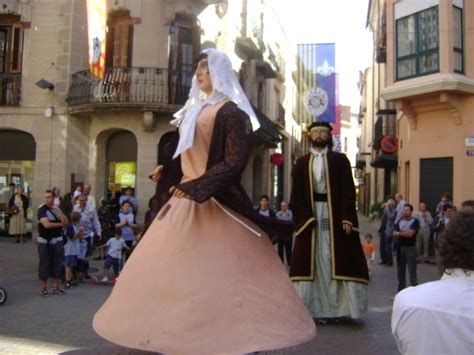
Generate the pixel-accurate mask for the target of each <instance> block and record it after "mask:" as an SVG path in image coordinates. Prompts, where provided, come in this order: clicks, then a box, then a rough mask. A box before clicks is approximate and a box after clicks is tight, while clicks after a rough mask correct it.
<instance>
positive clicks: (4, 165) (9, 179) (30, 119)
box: [0, 0, 291, 232]
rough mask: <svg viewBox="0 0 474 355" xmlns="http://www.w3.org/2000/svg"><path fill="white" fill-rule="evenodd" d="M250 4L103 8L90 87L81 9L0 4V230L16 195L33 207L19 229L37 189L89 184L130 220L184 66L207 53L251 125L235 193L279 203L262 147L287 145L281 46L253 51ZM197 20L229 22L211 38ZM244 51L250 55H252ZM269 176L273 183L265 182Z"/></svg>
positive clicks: (182, 93)
mask: <svg viewBox="0 0 474 355" xmlns="http://www.w3.org/2000/svg"><path fill="white" fill-rule="evenodd" d="M236 3H240V5H239V4H238V5H237V7H236V5H235V4H236ZM253 3H256V4H260V5H261V9H262V10H261V14H265V13H267V12H268V11H267V10H265V8H266V7H265V6H264V5H265V4H264V2H262V1H256V0H255V1H253ZM250 6H253V5H252V4H247V1H242V2H227V1H210V0H178V1H172V2H170V1H154V0H113V1H112V0H108V1H107V35H106V56H105V62H106V70H105V77H104V78H103V80H100V79H98V78H96V77H94V76H92V75H91V73H90V72H89V70H88V42H87V30H88V22H87V8H86V1H85V0H58V1H52V0H25V1H15V0H11V1H5V6H3V8H2V10H1V11H3V12H2V13H0V37H1V38H2V40H3V41H0V44H2V46H3V47H2V50H3V54H4V55H3V57H2V58H3V59H2V60H3V62H2V63H1V64H2V65H1V69H2V70H3V71H2V73H0V81H1V84H2V85H0V87H1V95H0V99H1V102H0V140H1V141H2V146H1V147H0V232H2V231H3V232H4V231H5V229H6V227H7V223H8V218H7V215H6V205H7V203H8V200H9V198H10V197H11V196H12V194H13V193H14V189H15V186H20V185H21V186H24V187H26V189H27V193H28V196H29V197H30V202H31V206H32V207H33V208H32V209H31V211H30V213H29V223H30V224H32V223H35V218H34V213H35V210H36V207H37V206H38V205H39V204H40V203H42V201H43V192H44V191H45V190H46V189H49V188H51V187H53V186H57V187H59V188H60V189H61V191H62V192H63V193H65V192H69V191H72V190H73V189H74V188H75V186H77V185H82V184H84V183H89V184H91V185H92V194H93V195H94V196H95V198H96V200H97V201H99V199H100V198H102V197H106V198H109V199H110V198H113V197H114V196H116V195H117V194H118V193H120V191H122V190H123V189H124V188H126V187H127V186H131V187H132V188H133V189H134V192H135V195H136V196H137V198H138V201H139V213H138V221H139V222H141V221H142V218H143V215H144V213H145V211H146V209H147V205H148V200H149V198H150V197H151V196H152V195H153V193H154V189H155V186H154V184H153V183H152V182H151V181H150V180H149V179H148V178H147V173H148V172H150V171H151V170H153V169H154V167H155V166H156V165H157V164H159V163H160V162H161V159H162V158H163V153H164V152H165V151H166V150H167V148H168V143H169V139H170V136H171V133H172V132H173V131H174V130H175V127H174V126H171V125H170V124H169V121H170V120H171V118H172V114H173V113H174V112H176V111H177V110H178V109H179V108H180V107H181V106H182V105H183V104H184V102H185V101H186V99H187V95H188V92H189V88H190V84H191V79H192V75H193V70H192V64H193V63H192V61H193V59H194V57H195V56H196V55H197V54H198V53H199V52H200V51H201V50H202V49H203V48H205V47H206V46H210V45H211V46H212V45H213V46H215V47H217V48H219V49H222V50H224V51H226V53H229V55H230V57H231V59H232V62H233V64H234V68H235V71H236V74H237V75H240V77H241V79H242V80H241V81H242V83H243V87H244V89H245V90H247V92H248V93H250V94H249V97H250V98H251V101H252V103H253V105H254V106H255V108H256V111H257V114H258V116H259V119H260V121H261V124H262V128H261V129H260V130H259V131H258V132H257V135H256V137H257V138H256V145H255V146H256V148H255V151H254V153H253V156H252V161H251V163H250V164H249V167H248V169H247V170H246V172H245V174H244V177H243V183H244V186H245V187H246V189H247V191H248V192H249V195H250V196H252V197H254V198H255V196H259V194H260V193H271V192H274V191H278V194H281V197H280V198H286V197H285V195H284V194H289V191H288V187H287V185H288V184H289V171H290V167H289V165H288V164H286V165H282V166H281V168H280V171H281V172H284V173H286V174H287V175H288V178H287V180H286V182H284V174H283V175H281V174H282V173H280V172H277V173H275V169H274V168H273V166H272V165H271V164H270V156H271V154H272V152H271V151H270V150H269V149H270V148H271V149H275V150H277V149H279V148H280V149H281V150H282V151H283V150H285V149H286V148H283V147H285V146H289V145H290V143H288V142H287V141H289V139H288V136H289V134H288V133H284V132H285V131H286V125H285V122H286V118H285V116H287V114H288V113H285V110H284V109H283V104H285V103H286V101H285V100H286V99H285V87H284V86H285V84H284V83H285V74H284V71H285V70H286V69H284V68H285V66H284V64H282V62H281V61H280V62H279V60H282V58H284V56H283V55H282V54H281V52H280V51H279V50H278V49H279V47H278V46H281V47H283V46H286V47H285V48H287V47H289V44H288V43H287V42H285V43H283V44H280V43H279V42H278V46H277V44H276V43H277V42H275V40H274V39H273V40H272V41H271V40H270V39H268V38H266V39H265V41H263V37H262V36H260V34H259V33H257V34H255V31H254V28H253V27H250V24H252V26H254V27H255V26H257V27H258V25H259V24H260V26H264V24H263V22H261V21H260V22H259V23H257V24H255V20H256V19H255V18H254V17H251V16H250V15H249V17H248V18H247V19H246V20H245V21H244V20H243V19H242V17H241V16H240V15H241V13H242V11H243V9H244V8H247V7H250ZM205 13H212V14H213V16H215V19H223V18H226V16H227V17H229V18H233V19H238V22H235V21H234V22H232V21H227V20H226V21H221V23H220V25H222V27H219V28H218V30H217V31H215V30H214V28H213V24H214V23H215V21H214V20H215V19H213V20H212V21H210V22H208V21H205ZM248 13H249V14H253V11H250V10H249V11H248ZM268 13H270V12H268ZM226 14H227V15H226ZM201 16H203V17H202V18H201ZM266 17H268V19H267V20H268V21H270V16H260V15H259V16H258V19H265V18H266ZM213 21H214V22H213ZM265 23H266V22H265ZM225 26H227V27H225ZM267 26H269V25H267ZM257 27H256V28H257ZM247 28H248V30H247ZM262 28H263V27H262ZM244 29H245V31H244ZM213 31H214V32H213ZM262 33H263V32H262ZM255 36H257V37H255ZM254 37H255V38H254ZM274 38H277V37H276V36H275V37H274ZM261 40H262V41H263V42H261V43H260V42H259V41H261ZM242 43H243V44H242ZM252 43H257V44H258V45H259V46H260V47H259V48H258V50H257V51H255V52H252V47H251V46H252ZM262 43H263V45H262ZM247 45H250V53H249V52H248V51H249V49H248V48H247ZM276 46H277V47H276ZM270 49H271V51H272V52H270ZM272 53H273V55H271V54H272ZM282 68H283V69H282ZM289 96H291V95H289ZM290 112H291V110H290ZM283 137H286V140H285V139H283ZM3 142H5V144H3ZM288 151H290V149H288ZM285 154H288V153H285ZM288 161H290V159H289V160H288ZM278 174H280V175H281V176H282V177H281V178H280V179H279V180H278V181H277V182H275V181H274V177H275V176H277V177H279V175H278ZM281 184H283V187H281ZM285 184H286V185H285ZM275 186H276V187H275ZM274 195H277V193H274Z"/></svg>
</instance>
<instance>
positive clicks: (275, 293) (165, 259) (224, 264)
mask: <svg viewBox="0 0 474 355" xmlns="http://www.w3.org/2000/svg"><path fill="white" fill-rule="evenodd" d="M168 204H169V205H170V208H169V210H168V211H167V213H165V210H166V209H167V208H166V206H165V207H164V208H163V210H162V212H161V213H160V214H159V215H158V216H157V218H156V219H155V221H154V222H153V224H152V225H151V226H150V228H149V230H148V232H147V233H146V235H145V236H144V237H143V238H142V240H141V242H140V243H139V245H138V246H137V248H136V249H135V251H134V252H133V254H132V256H131V257H130V259H129V260H128V262H127V263H126V265H125V267H124V270H123V271H122V273H121V275H120V277H119V278H118V280H117V283H116V285H115V286H114V288H113V291H112V293H111V295H110V297H109V298H108V300H107V301H106V302H105V304H104V305H103V306H102V308H101V309H100V310H99V311H98V312H97V313H96V315H95V317H94V321H93V326H94V329H95V331H96V332H97V333H98V334H99V335H101V336H103V337H104V338H106V339H108V340H110V341H112V342H114V343H117V344H120V345H123V346H126V347H131V348H137V349H143V350H149V351H157V352H161V353H167V354H242V353H248V352H254V351H262V350H270V349H278V348H284V347H288V346H293V345H296V344H299V343H303V342H306V341H308V340H310V339H312V338H313V337H314V336H315V334H316V328H315V325H314V321H313V319H312V318H311V316H310V315H309V313H308V312H307V310H306V308H305V306H304V305H303V303H302V301H301V299H300V297H299V296H298V294H297V293H296V291H295V288H294V287H293V285H292V284H291V282H290V279H289V278H288V275H287V272H286V270H285V268H284V267H283V265H282V263H281V261H280V259H279V258H278V256H277V254H276V253H275V250H274V248H273V247H272V245H271V243H270V242H269V240H268V238H267V237H266V235H265V234H264V233H263V232H262V231H261V230H260V229H259V228H258V227H257V226H255V225H254V224H253V223H252V222H250V221H249V220H247V219H245V218H244V217H242V216H240V215H237V214H236V213H234V212H231V211H228V209H226V210H227V211H228V212H231V213H232V215H233V216H235V217H236V218H238V219H239V220H240V221H242V222H244V224H245V225H246V226H250V227H251V228H253V229H254V230H256V231H258V232H260V233H261V234H262V236H261V237H258V236H256V235H255V234H254V233H253V232H251V231H250V230H249V229H248V228H246V227H245V226H244V225H242V224H241V223H239V222H238V221H236V220H235V219H234V218H232V217H230V216H229V215H228V214H227V213H226V212H225V211H224V210H223V209H222V208H221V206H219V205H218V204H217V203H216V202H215V201H214V200H212V199H211V200H209V201H207V202H205V203H202V204H198V203H196V202H193V201H191V200H188V199H185V198H182V199H177V198H172V199H171V200H170V201H169V203H168ZM224 208H225V207H224Z"/></svg>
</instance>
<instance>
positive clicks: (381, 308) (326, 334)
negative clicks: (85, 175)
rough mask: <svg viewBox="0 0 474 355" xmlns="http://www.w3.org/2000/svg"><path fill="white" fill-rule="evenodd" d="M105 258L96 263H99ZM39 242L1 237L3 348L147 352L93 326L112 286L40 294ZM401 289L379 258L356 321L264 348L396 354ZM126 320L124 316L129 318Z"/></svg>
mask: <svg viewBox="0 0 474 355" xmlns="http://www.w3.org/2000/svg"><path fill="white" fill-rule="evenodd" d="M359 220H360V224H361V228H360V229H361V233H362V234H364V233H366V232H371V233H372V234H373V235H374V237H375V238H374V241H375V243H377V242H378V237H377V236H376V230H377V224H376V223H370V222H369V221H368V220H367V218H365V217H362V216H359ZM101 265H102V262H99V261H96V262H93V263H92V266H93V267H97V268H100V267H101ZM36 270H37V256H36V248H35V243H32V242H29V243H27V244H24V245H21V244H12V243H11V240H10V239H8V238H0V286H1V287H4V288H6V289H7V291H8V297H9V298H8V301H7V303H6V304H4V305H3V306H0V353H1V354H59V353H61V354H97V353H100V354H147V353H146V352H142V351H137V350H130V349H126V348H123V347H120V346H118V345H115V344H112V343H110V342H108V341H106V340H104V339H102V338H100V337H99V336H98V335H96V334H95V333H94V331H93V329H92V326H91V322H92V317H93V315H94V313H95V311H96V310H97V309H98V308H99V307H100V306H101V305H102V304H103V302H104V301H105V299H106V298H107V296H108V294H109V293H110V290H111V288H110V287H108V286H92V285H88V284H86V285H80V286H79V287H76V288H74V289H71V290H69V291H68V294H67V295H65V296H53V295H51V296H50V297H48V298H41V297H40V296H39V285H38V282H37V273H36ZM437 278H439V275H438V271H437V268H436V266H434V265H426V264H419V265H418V281H419V283H424V282H427V281H431V280H435V279H437ZM395 290H396V269H395V267H383V266H380V265H378V264H377V263H376V262H375V263H374V265H373V267H372V273H371V281H370V284H369V311H368V312H367V313H366V314H365V315H364V316H363V317H362V318H361V319H360V320H359V321H357V322H352V323H350V324H337V325H325V326H318V327H317V331H318V334H317V336H316V338H315V339H314V340H312V341H311V342H308V343H306V344H302V345H300V346H297V347H293V348H290V349H284V350H277V351H269V352H263V353H260V354H271V355H274V354H298V355H299V354H364V355H365V354H381V353H383V354H397V353H398V351H397V347H396V344H395V341H394V340H393V337H392V335H391V331H390V316H391V307H392V301H391V300H390V297H391V296H393V295H394V293H395ZM124 321H125V320H124Z"/></svg>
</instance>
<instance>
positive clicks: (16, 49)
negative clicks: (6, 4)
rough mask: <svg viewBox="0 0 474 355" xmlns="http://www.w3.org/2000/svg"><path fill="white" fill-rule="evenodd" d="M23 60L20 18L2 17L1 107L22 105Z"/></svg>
mask: <svg viewBox="0 0 474 355" xmlns="http://www.w3.org/2000/svg"><path fill="white" fill-rule="evenodd" d="M22 58H23V28H22V26H21V23H20V16H18V15H0V105H7V106H18V105H19V104H20V93H21V75H20V74H21V65H22Z"/></svg>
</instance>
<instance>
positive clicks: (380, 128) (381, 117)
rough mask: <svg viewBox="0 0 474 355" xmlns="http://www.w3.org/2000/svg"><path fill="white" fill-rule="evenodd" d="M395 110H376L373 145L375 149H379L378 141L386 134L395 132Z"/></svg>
mask: <svg viewBox="0 0 474 355" xmlns="http://www.w3.org/2000/svg"><path fill="white" fill-rule="evenodd" d="M396 113H397V112H396V111H395V110H393V109H383V110H379V111H377V113H376V115H377V120H376V121H375V127H374V141H373V147H374V149H375V150H379V149H380V142H381V141H382V138H383V137H385V136H386V135H387V134H395V135H396V133H397V131H396V129H397V117H396Z"/></svg>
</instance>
